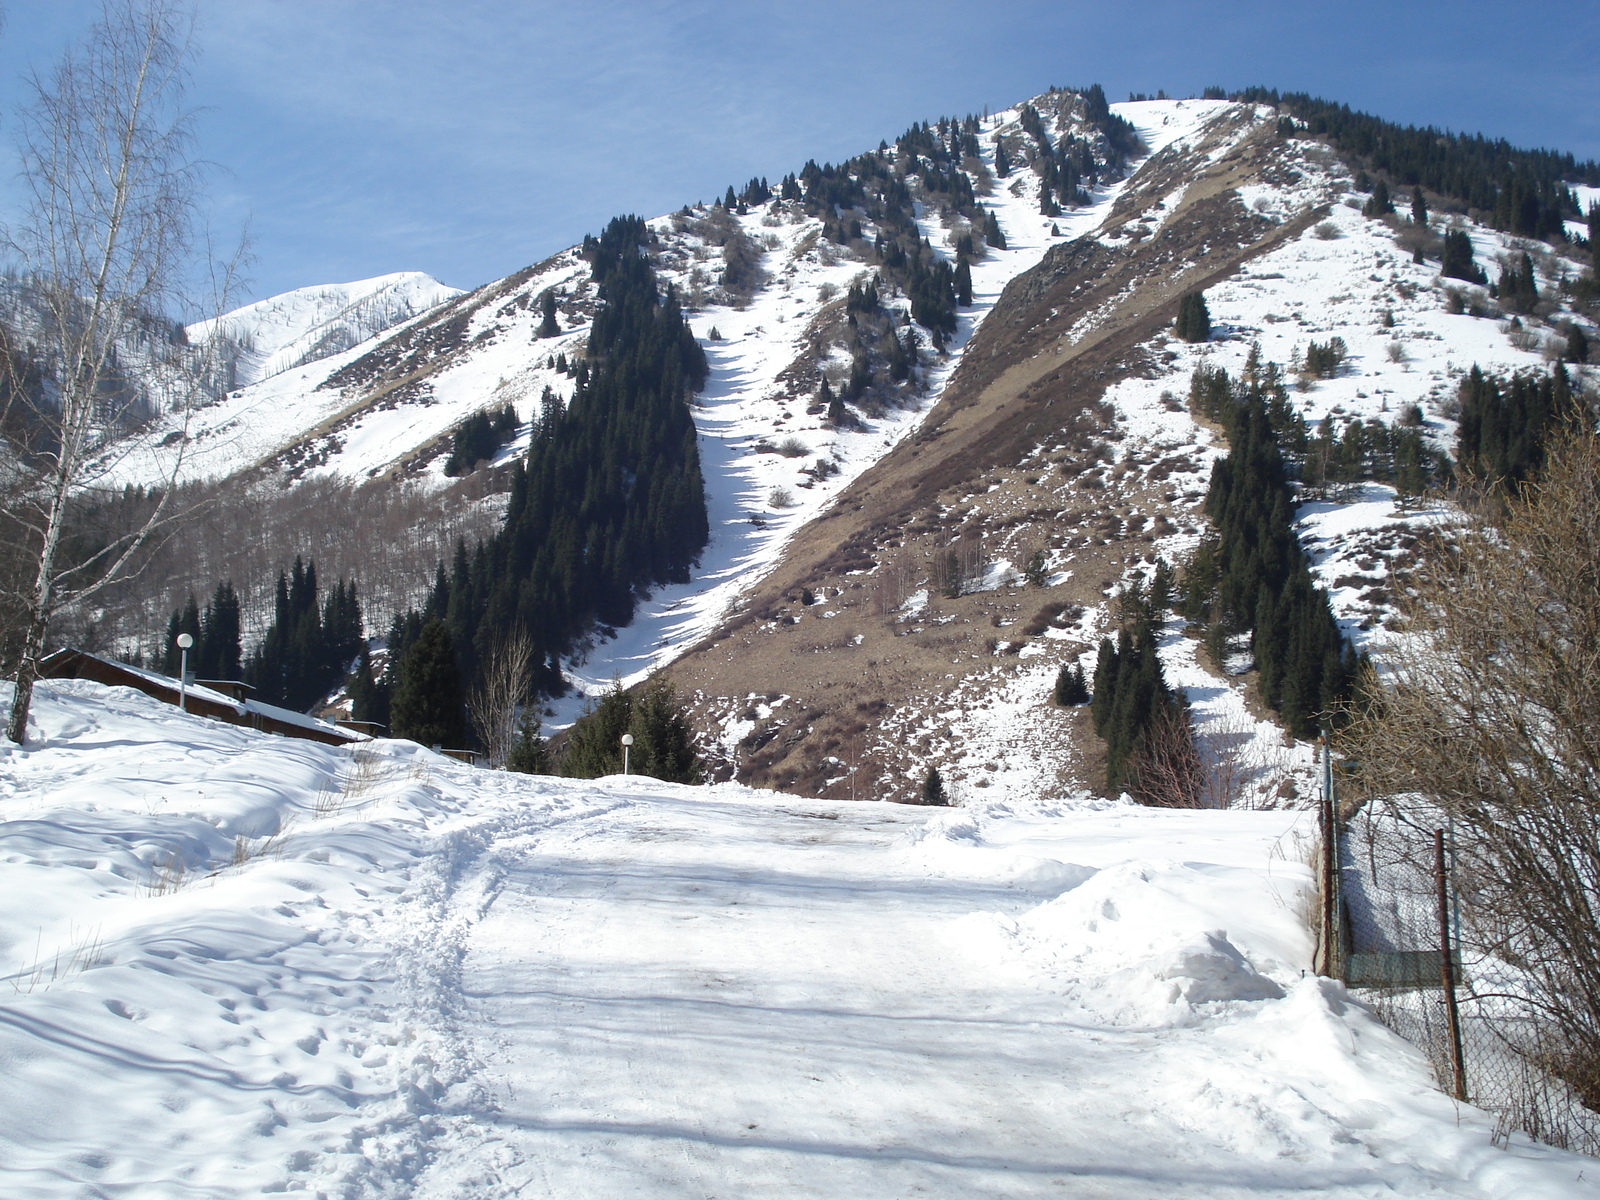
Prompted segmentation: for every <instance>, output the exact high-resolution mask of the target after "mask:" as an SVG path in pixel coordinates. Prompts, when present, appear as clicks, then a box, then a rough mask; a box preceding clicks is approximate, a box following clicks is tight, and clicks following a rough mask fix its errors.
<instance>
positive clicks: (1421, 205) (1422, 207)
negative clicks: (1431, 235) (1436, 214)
mask: <svg viewBox="0 0 1600 1200" xmlns="http://www.w3.org/2000/svg"><path fill="white" fill-rule="evenodd" d="M1411 222H1412V224H1414V225H1426V224H1427V223H1428V202H1427V201H1426V200H1424V199H1423V198H1422V189H1421V188H1420V187H1414V188H1412V189H1411Z"/></svg>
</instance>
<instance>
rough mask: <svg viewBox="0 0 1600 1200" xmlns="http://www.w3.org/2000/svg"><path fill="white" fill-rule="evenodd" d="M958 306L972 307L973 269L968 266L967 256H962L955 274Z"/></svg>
mask: <svg viewBox="0 0 1600 1200" xmlns="http://www.w3.org/2000/svg"><path fill="white" fill-rule="evenodd" d="M955 287H956V304H957V305H959V306H960V307H962V308H970V307H971V306H972V268H971V267H969V266H967V260H966V256H965V255H963V256H961V258H960V260H959V261H958V262H957V263H956V274H955Z"/></svg>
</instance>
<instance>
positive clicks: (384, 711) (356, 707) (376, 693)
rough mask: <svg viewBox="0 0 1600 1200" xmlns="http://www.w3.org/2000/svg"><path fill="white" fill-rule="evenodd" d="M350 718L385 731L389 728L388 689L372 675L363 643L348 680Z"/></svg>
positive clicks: (368, 654)
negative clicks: (374, 725) (379, 726)
mask: <svg viewBox="0 0 1600 1200" xmlns="http://www.w3.org/2000/svg"><path fill="white" fill-rule="evenodd" d="M350 716H351V718H352V719H354V720H357V721H371V722H373V723H374V724H376V725H382V726H383V727H384V728H386V729H387V728H388V726H389V689H388V688H387V687H386V686H385V685H384V684H383V683H381V682H379V680H378V679H377V678H376V677H375V676H374V675H373V671H372V655H371V653H370V652H369V650H368V649H367V645H366V643H365V642H363V643H362V645H361V656H360V657H359V658H358V659H357V660H356V669H355V673H354V674H353V675H352V676H351V679H350Z"/></svg>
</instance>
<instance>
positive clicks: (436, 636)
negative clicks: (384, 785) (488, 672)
mask: <svg viewBox="0 0 1600 1200" xmlns="http://www.w3.org/2000/svg"><path fill="white" fill-rule="evenodd" d="M465 708H466V704H465V693H464V692H463V690H462V687H461V673H460V671H458V670H457V669H456V653H455V646H454V645H453V644H452V642H451V639H450V630H449V627H448V626H446V625H445V623H444V622H443V621H442V620H438V619H435V620H432V621H429V622H428V623H427V624H426V625H424V626H423V628H422V633H421V635H420V636H419V637H418V638H417V640H416V641H415V642H414V643H413V644H412V645H411V647H410V648H409V649H408V650H407V651H406V653H405V657H404V659H403V660H402V662H401V663H400V678H399V683H398V685H397V686H396V688H395V691H394V696H393V699H392V700H391V702H390V718H391V720H390V727H391V731H392V732H393V734H394V736H395V737H402V738H410V739H411V740H412V741H414V742H421V743H422V744H423V745H424V746H445V747H458V746H461V745H462V744H464V743H465V741H466V735H467V727H466V711H465Z"/></svg>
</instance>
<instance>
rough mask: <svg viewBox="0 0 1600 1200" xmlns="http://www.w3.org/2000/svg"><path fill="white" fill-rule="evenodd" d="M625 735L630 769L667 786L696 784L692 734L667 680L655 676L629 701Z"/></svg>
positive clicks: (697, 765)
mask: <svg viewBox="0 0 1600 1200" xmlns="http://www.w3.org/2000/svg"><path fill="white" fill-rule="evenodd" d="M628 732H629V733H631V734H633V749H632V752H631V755H630V757H631V760H632V761H631V762H630V763H629V767H630V769H631V770H632V771H633V773H634V774H636V775H651V776H654V777H655V778H656V779H665V780H666V781H668V782H669V783H698V782H699V781H700V756H699V755H698V754H696V753H695V746H694V730H693V729H692V728H691V727H690V725H689V718H688V716H687V715H686V714H685V713H684V711H683V708H682V706H681V705H680V704H679V703H678V697H677V694H676V692H675V691H674V690H673V687H672V684H670V683H669V682H668V681H667V678H666V676H664V675H660V674H656V675H652V676H651V677H650V678H649V679H648V680H646V681H645V683H644V684H643V686H641V687H640V688H639V689H638V692H637V693H636V694H635V695H634V696H633V697H632V706H631V711H630V712H629V714H628Z"/></svg>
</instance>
